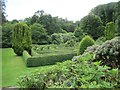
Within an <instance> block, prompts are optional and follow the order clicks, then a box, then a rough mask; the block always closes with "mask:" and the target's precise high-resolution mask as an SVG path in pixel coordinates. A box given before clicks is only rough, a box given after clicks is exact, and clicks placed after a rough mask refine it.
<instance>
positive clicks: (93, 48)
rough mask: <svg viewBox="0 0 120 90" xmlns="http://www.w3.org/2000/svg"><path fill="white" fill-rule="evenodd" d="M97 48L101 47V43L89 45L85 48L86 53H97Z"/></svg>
mask: <svg viewBox="0 0 120 90" xmlns="http://www.w3.org/2000/svg"><path fill="white" fill-rule="evenodd" d="M97 48H99V45H97V44H95V45H92V46H89V47H87V49H86V50H85V52H84V53H94V54H95V51H96V49H97Z"/></svg>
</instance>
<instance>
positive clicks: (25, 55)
mask: <svg viewBox="0 0 120 90" xmlns="http://www.w3.org/2000/svg"><path fill="white" fill-rule="evenodd" d="M22 56H23V59H24V61H25V62H27V59H28V58H30V57H31V56H30V55H29V53H28V52H27V51H26V50H24V51H23V55H22Z"/></svg>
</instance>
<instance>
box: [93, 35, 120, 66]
mask: <svg viewBox="0 0 120 90" xmlns="http://www.w3.org/2000/svg"><path fill="white" fill-rule="evenodd" d="M95 53H96V59H97V60H102V62H103V64H106V65H109V66H111V67H120V66H119V63H120V37H115V38H114V39H112V40H108V41H106V42H105V43H103V44H102V45H101V46H100V47H99V48H97V50H96V51H95Z"/></svg>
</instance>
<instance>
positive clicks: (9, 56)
mask: <svg viewBox="0 0 120 90" xmlns="http://www.w3.org/2000/svg"><path fill="white" fill-rule="evenodd" d="M0 51H2V60H1V61H0V63H1V62H2V86H0V87H17V86H18V84H17V81H18V79H17V78H19V77H20V76H21V75H23V74H24V73H29V72H31V71H33V70H36V69H38V70H40V71H43V70H45V69H47V68H49V67H50V66H42V67H33V68H28V67H26V66H25V63H24V61H23V57H21V56H17V55H16V54H15V53H14V52H13V49H11V48H4V49H2V50H1V49H0Z"/></svg>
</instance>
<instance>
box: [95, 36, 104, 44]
mask: <svg viewBox="0 0 120 90" xmlns="http://www.w3.org/2000/svg"><path fill="white" fill-rule="evenodd" d="M105 40H106V39H105V37H99V38H98V39H97V40H96V44H98V45H101V44H103V43H104V42H105Z"/></svg>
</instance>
